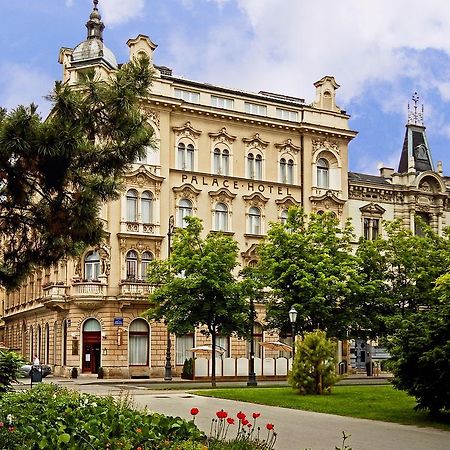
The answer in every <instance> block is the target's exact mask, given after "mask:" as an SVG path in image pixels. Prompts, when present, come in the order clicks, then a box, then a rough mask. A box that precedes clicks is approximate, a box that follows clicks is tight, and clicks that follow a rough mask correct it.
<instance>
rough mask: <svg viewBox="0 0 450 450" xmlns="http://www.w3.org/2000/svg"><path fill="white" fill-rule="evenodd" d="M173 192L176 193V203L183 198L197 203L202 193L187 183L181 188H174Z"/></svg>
mask: <svg viewBox="0 0 450 450" xmlns="http://www.w3.org/2000/svg"><path fill="white" fill-rule="evenodd" d="M172 191H173V192H174V193H175V201H178V199H181V198H185V199H187V200H191V201H195V200H197V197H198V195H199V194H200V192H202V191H200V190H199V189H196V188H195V187H194V186H192V185H190V184H187V183H185V184H183V185H182V186H179V187H173V188H172Z"/></svg>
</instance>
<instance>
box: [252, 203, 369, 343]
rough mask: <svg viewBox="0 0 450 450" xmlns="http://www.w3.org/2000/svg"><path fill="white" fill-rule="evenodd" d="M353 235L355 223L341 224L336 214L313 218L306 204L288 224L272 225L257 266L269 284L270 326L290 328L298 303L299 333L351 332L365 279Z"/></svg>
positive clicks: (293, 213)
mask: <svg viewBox="0 0 450 450" xmlns="http://www.w3.org/2000/svg"><path fill="white" fill-rule="evenodd" d="M351 240H352V231H351V228H350V226H349V225H346V226H345V227H344V228H343V229H341V228H340V227H339V222H338V220H337V218H336V217H335V216H334V215H333V214H331V213H330V214H322V215H317V214H312V215H310V216H309V217H308V216H306V215H305V213H304V212H303V210H302V209H301V208H291V209H289V214H288V218H287V221H286V222H285V223H273V224H271V227H270V230H269V232H268V234H267V238H266V239H265V241H264V242H263V243H262V244H261V245H260V247H259V255H260V262H259V264H258V266H257V269H256V270H257V271H258V272H259V274H260V276H261V278H262V280H263V282H264V285H265V286H267V287H268V288H269V299H268V302H267V321H268V326H269V327H272V328H277V329H279V330H281V331H282V332H288V331H289V330H290V323H289V315H288V312H289V310H290V309H291V307H292V306H294V307H295V309H296V310H297V311H298V318H297V330H300V332H304V331H313V330H315V329H321V330H327V333H328V334H329V335H330V336H335V337H339V336H345V335H346V332H347V330H348V327H349V326H350V324H351V323H352V321H353V320H355V314H354V311H353V309H354V306H355V299H356V294H355V293H356V292H357V291H358V289H359V286H360V283H359V280H360V278H361V277H360V274H359V273H358V265H357V261H356V258H355V257H354V256H353V255H352V253H351Z"/></svg>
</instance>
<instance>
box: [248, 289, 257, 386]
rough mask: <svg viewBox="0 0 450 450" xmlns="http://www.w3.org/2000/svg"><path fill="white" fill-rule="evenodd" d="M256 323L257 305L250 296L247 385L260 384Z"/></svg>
mask: <svg viewBox="0 0 450 450" xmlns="http://www.w3.org/2000/svg"><path fill="white" fill-rule="evenodd" d="M254 323H255V305H254V304H253V298H252V297H250V359H249V361H248V381H247V386H258V383H257V382H256V373H255V342H254V335H253V331H254V330H253V328H254Z"/></svg>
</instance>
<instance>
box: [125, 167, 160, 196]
mask: <svg viewBox="0 0 450 450" xmlns="http://www.w3.org/2000/svg"><path fill="white" fill-rule="evenodd" d="M125 180H126V181H125V184H126V186H127V187H132V186H134V187H139V188H140V189H144V188H149V189H151V190H152V191H153V192H154V193H155V194H157V197H159V193H160V191H161V184H162V182H163V181H164V178H163V177H159V176H157V175H155V174H154V173H152V172H150V171H149V170H147V168H146V167H145V166H140V167H139V168H137V169H136V170H133V171H131V172H128V173H127V174H126V175H125Z"/></svg>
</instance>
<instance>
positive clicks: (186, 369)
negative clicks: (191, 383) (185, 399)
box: [181, 358, 194, 380]
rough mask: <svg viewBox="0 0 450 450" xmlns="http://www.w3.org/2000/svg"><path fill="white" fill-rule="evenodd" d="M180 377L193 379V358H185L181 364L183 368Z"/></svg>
mask: <svg viewBox="0 0 450 450" xmlns="http://www.w3.org/2000/svg"><path fill="white" fill-rule="evenodd" d="M181 378H183V379H184V380H193V379H194V359H193V358H186V359H185V360H184V364H183V370H182V372H181Z"/></svg>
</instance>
